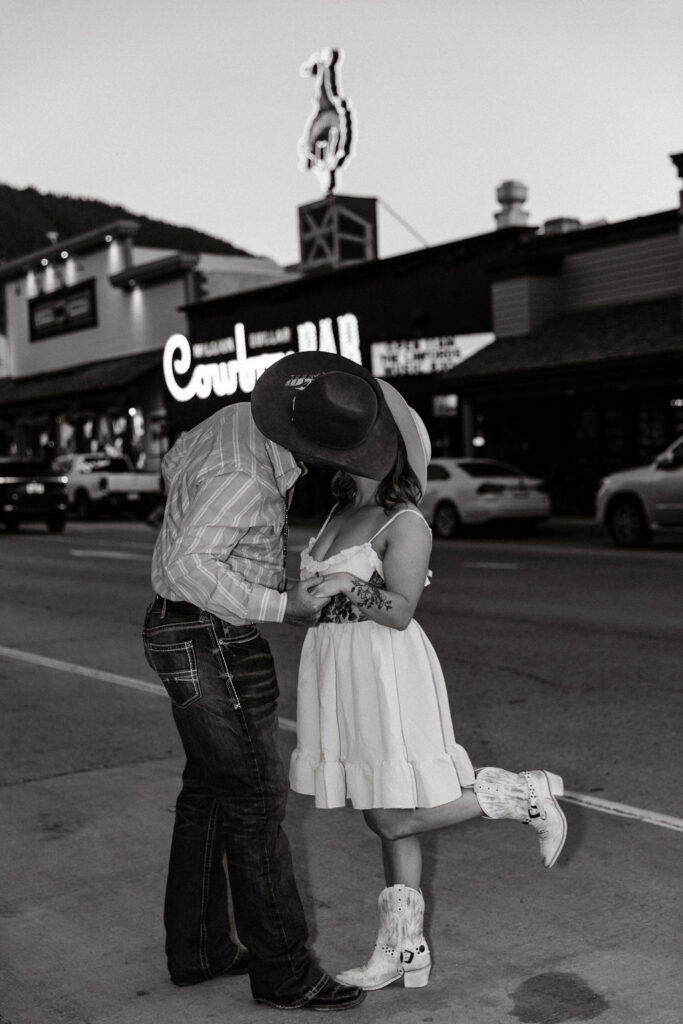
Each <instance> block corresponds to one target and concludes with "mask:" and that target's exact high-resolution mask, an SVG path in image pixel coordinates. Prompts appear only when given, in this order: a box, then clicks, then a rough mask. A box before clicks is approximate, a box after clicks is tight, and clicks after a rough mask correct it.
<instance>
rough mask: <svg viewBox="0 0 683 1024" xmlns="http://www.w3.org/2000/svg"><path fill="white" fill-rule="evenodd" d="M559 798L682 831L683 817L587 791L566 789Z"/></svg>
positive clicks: (607, 812) (618, 815)
mask: <svg viewBox="0 0 683 1024" xmlns="http://www.w3.org/2000/svg"><path fill="white" fill-rule="evenodd" d="M560 799H561V800H566V801H567V803H570V804H578V805H579V806H580V807H588V808H590V809H591V810H593V811H602V813H603V814H615V815H616V816H617V817H619V818H632V819H633V820H634V821H641V822H643V824H645V825H659V826H660V828H671V829H673V830H674V832H683V818H674V817H672V816H671V815H670V814H658V813H657V812H656V811H650V810H647V808H643V807H629V806H628V804H616V803H614V802H613V801H612V800H603V799H602V797H599V796H591V795H590V794H588V793H573V792H572V791H571V790H566V791H565V794H564V796H563V797H561V798H560Z"/></svg>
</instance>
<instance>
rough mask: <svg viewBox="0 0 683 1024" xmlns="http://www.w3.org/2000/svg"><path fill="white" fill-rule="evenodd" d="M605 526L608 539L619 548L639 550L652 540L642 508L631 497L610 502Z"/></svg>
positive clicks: (636, 500)
mask: <svg viewBox="0 0 683 1024" xmlns="http://www.w3.org/2000/svg"><path fill="white" fill-rule="evenodd" d="M605 525H606V526H607V532H608V533H609V535H610V537H611V538H612V540H613V541H614V543H615V544H616V545H618V547H620V548H640V547H644V546H645V545H646V544H648V543H649V542H650V541H651V540H652V532H651V530H650V528H649V526H648V525H647V519H646V518H645V513H644V511H643V506H642V505H641V504H640V502H639V501H638V499H637V498H634V497H632V496H631V495H624V496H623V497H621V498H614V499H613V500H612V501H611V502H610V505H609V507H608V509H607V515H606V516H605Z"/></svg>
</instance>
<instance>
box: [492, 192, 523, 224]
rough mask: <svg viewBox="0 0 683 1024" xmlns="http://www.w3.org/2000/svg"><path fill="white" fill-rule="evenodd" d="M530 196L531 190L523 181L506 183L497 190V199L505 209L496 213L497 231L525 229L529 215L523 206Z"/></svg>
mask: <svg viewBox="0 0 683 1024" xmlns="http://www.w3.org/2000/svg"><path fill="white" fill-rule="evenodd" d="M528 195H529V189H528V188H527V187H526V185H524V184H523V183H522V182H521V181H504V182H503V184H502V185H499V186H498V188H497V189H496V199H497V200H498V202H499V203H500V205H501V206H502V207H503V209H502V210H500V211H499V212H498V213H494V217H495V219H496V229H497V230H498V231H500V230H501V229H502V228H523V227H526V225H527V223H528V222H529V214H528V213H527V212H526V210H523V209H522V206H523V205H524V203H525V202H526V199H527V196H528Z"/></svg>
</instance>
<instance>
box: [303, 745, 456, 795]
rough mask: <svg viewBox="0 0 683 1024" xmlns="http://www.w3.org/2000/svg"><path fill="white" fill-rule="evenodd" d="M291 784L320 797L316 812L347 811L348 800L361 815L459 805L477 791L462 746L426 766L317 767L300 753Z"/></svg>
mask: <svg viewBox="0 0 683 1024" xmlns="http://www.w3.org/2000/svg"><path fill="white" fill-rule="evenodd" d="M289 780H290V785H291V787H292V789H293V790H294V792H295V793H303V794H305V795H308V796H313V797H315V806H316V807H344V805H345V804H346V801H347V800H350V801H351V803H352V805H353V807H355V808H357V809H358V810H369V809H370V808H373V807H385V808H388V807H406V808H415V807H438V806H439V805H440V804H446V803H449V802H450V801H451V800H457V799H458V797H460V796H461V795H462V789H463V787H465V786H473V785H474V768H473V767H472V762H471V761H470V759H469V756H468V754H467V752H466V751H465V749H464V748H463V747H461V746H459V745H458V744H456V745H455V746H454V747H453V749H452V750H451V751H450V752H444V754H443V755H442V756H441V757H436V758H432V759H430V760H426V761H413V762H410V761H378V762H376V763H375V764H349V763H346V764H345V763H343V762H341V761H321V762H317V763H316V762H314V761H312V760H311V759H310V758H309V757H308V756H307V755H306V754H305V753H304V752H303V751H301V750H298V749H297V750H295V751H294V753H293V754H292V759H291V762H290V770H289Z"/></svg>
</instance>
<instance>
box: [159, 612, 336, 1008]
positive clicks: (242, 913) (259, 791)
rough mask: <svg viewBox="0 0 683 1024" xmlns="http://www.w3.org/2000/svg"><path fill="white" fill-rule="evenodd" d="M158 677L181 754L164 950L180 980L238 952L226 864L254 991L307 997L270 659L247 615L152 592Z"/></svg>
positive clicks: (311, 980) (281, 997)
mask: <svg viewBox="0 0 683 1024" xmlns="http://www.w3.org/2000/svg"><path fill="white" fill-rule="evenodd" d="M143 643H144V647H145V654H146V657H147V660H148V662H149V664H150V665H151V666H152V668H153V669H154V671H155V672H156V673H157V675H158V676H159V678H160V679H161V681H162V683H163V684H164V686H165V687H166V690H167V692H168V695H169V697H170V699H171V705H172V708H173V717H174V720H175V724H176V727H177V729H178V732H179V734H180V738H181V740H182V743H183V747H184V750H185V755H186V758H187V763H186V766H185V770H184V773H183V785H182V789H181V791H180V795H179V796H178V800H177V804H176V817H175V826H174V830H173V840H172V844H171V855H170V862H169V869H168V881H167V887H166V901H165V908H164V924H165V927H166V955H167V958H168V967H169V971H170V973H171V976H172V978H173V979H174V980H175V981H178V982H180V983H188V982H192V981H201V980H203V979H204V978H212V977H214V976H215V975H217V974H220V973H221V972H222V971H224V970H226V969H228V968H229V967H230V966H231V964H232V963H233V962H234V961H235V960H236V958H237V957H238V955H239V953H240V947H239V946H238V944H237V943H236V941H235V940H234V939H233V938H232V937H231V933H230V922H229V916H228V884H227V880H226V876H225V871H224V867H223V857H224V856H225V859H226V862H227V870H228V877H229V884H230V894H231V897H232V905H233V914H234V919H235V925H236V928H237V933H238V935H239V939H240V941H241V942H242V943H244V945H245V946H246V948H247V949H248V951H249V975H250V979H251V989H252V993H253V995H254V997H255V998H258V999H265V1000H267V1001H269V1002H272V1003H274V1004H276V1005H277V1006H282V1007H296V1006H301V1005H303V1004H304V1003H306V1002H307V1001H308V1000H309V999H310V998H311V997H312V996H313V995H315V994H316V993H317V991H318V990H319V989H320V988H321V987H322V985H323V984H324V983H325V981H326V980H327V975H326V974H325V973H324V972H323V971H322V969H321V968H320V967H319V966H318V965H317V964H316V963H315V962H314V960H313V959H312V957H311V954H310V952H309V950H308V949H307V947H306V941H307V938H308V931H307V927H306V920H305V917H304V912H303V907H302V905H301V900H300V898H299V893H298V891H297V886H296V881H295V879H294V872H293V868H292V859H291V853H290V848H289V842H288V840H287V837H286V835H285V833H284V831H283V829H282V827H281V822H282V820H283V818H284V816H285V807H286V802H287V794H288V788H289V787H288V781H287V775H286V771H285V767H284V765H283V763H282V758H281V757H280V754H279V750H278V720H277V698H278V696H279V691H278V686H277V680H276V677H275V669H274V665H273V659H272V656H271V653H270V648H269V646H268V643H267V641H266V640H264V639H263V638H262V637H261V635H260V634H259V632H258V630H257V629H256V627H255V626H253V625H246V626H233V625H231V624H230V623H227V622H224V621H223V620H221V619H219V618H217V617H216V616H215V615H212V614H210V613H209V612H204V611H200V610H199V609H198V608H194V606H193V605H189V604H185V603H182V602H170V601H163V600H162V599H161V598H157V599H156V600H155V601H154V602H153V603H152V605H150V607H149V608H148V610H147V615H146V618H145V627H144V631H143Z"/></svg>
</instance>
